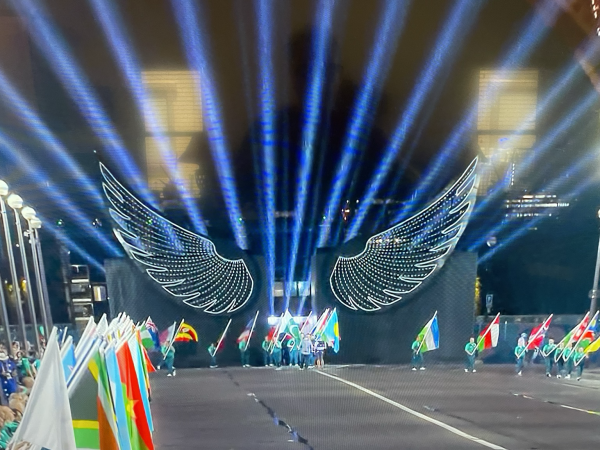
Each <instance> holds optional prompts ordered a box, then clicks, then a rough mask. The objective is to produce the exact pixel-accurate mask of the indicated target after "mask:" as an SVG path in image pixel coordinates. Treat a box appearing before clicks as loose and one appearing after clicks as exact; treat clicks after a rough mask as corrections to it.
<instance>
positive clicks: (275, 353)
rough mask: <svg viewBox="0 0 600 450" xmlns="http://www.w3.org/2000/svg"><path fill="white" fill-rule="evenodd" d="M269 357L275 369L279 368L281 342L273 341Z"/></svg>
mask: <svg viewBox="0 0 600 450" xmlns="http://www.w3.org/2000/svg"><path fill="white" fill-rule="evenodd" d="M271 357H272V358H273V364H275V365H276V366H277V367H281V342H280V341H279V339H275V344H274V345H273V353H272V354H271Z"/></svg>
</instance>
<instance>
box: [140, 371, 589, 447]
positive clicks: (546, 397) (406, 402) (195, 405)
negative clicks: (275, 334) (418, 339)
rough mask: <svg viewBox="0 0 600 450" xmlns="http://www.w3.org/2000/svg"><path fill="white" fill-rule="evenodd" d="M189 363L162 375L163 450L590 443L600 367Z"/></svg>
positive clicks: (159, 423)
mask: <svg viewBox="0 0 600 450" xmlns="http://www.w3.org/2000/svg"><path fill="white" fill-rule="evenodd" d="M477 369H478V372H477V373H474V374H472V373H468V374H467V373H465V372H464V371H463V368H462V367H460V366H458V365H455V366H449V365H438V366H431V367H428V368H427V370H425V371H423V372H412V371H411V370H410V369H409V368H408V367H406V366H380V367H378V366H360V365H356V366H338V367H333V366H330V367H326V368H325V369H324V370H323V371H317V370H316V369H313V370H305V371H300V370H297V369H294V368H287V367H286V368H283V369H281V370H275V369H273V368H249V369H243V368H222V369H221V368H218V369H212V370H211V369H188V370H179V371H178V372H177V376H176V377H174V378H167V377H166V373H165V372H161V373H160V374H154V375H153V376H152V388H153V401H152V411H153V417H154V424H155V444H156V448H157V449H158V450H163V449H182V448H198V449H200V448H202V449H210V450H213V449H214V450H219V449H223V450H232V449H257V450H258V449H277V450H284V449H288V448H289V449H311V448H312V449H315V450H317V449H318V450H337V449H343V450H354V449H356V450H364V449H371V450H375V449H434V448H444V449H456V450H459V449H460V450H469V449H481V448H483V449H485V448H492V449H503V448H504V449H565V448H571V449H588V448H596V447H598V445H600V434H599V433H598V428H599V427H600V374H599V373H598V372H595V371H589V372H588V373H587V374H586V373H584V379H583V380H582V381H581V382H577V381H575V380H557V379H556V378H552V379H549V378H545V377H544V375H543V371H542V368H541V367H539V366H538V367H531V368H530V369H529V370H527V369H526V371H525V372H524V374H523V377H517V376H515V374H514V371H513V366H508V365H504V366H498V365H487V366H478V367H477Z"/></svg>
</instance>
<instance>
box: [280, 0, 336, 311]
mask: <svg viewBox="0 0 600 450" xmlns="http://www.w3.org/2000/svg"><path fill="white" fill-rule="evenodd" d="M335 7H336V2H335V1H332V0H321V1H320V2H319V5H318V8H317V15H316V23H317V28H316V33H315V36H313V49H312V55H313V57H312V60H311V67H310V68H309V70H310V72H309V73H310V75H309V76H310V78H309V80H310V81H309V85H308V89H307V92H306V100H305V105H304V117H303V123H304V127H303V129H302V141H301V146H302V147H301V153H300V166H299V170H298V175H297V179H296V207H295V211H294V223H293V229H292V245H291V249H290V261H289V266H288V270H287V279H286V283H285V288H284V299H285V304H286V307H287V306H288V305H289V301H290V291H291V287H292V281H293V280H294V274H295V271H296V261H297V259H298V248H299V246H300V236H301V233H302V228H303V226H304V214H305V210H306V203H307V200H308V193H309V187H310V186H309V182H310V176H311V168H312V165H313V158H314V148H315V144H316V142H315V141H316V138H317V128H318V126H319V123H320V121H321V113H322V112H323V108H322V107H321V105H322V104H323V90H324V88H325V77H326V70H327V67H326V63H327V50H328V49H329V46H330V41H331V34H332V27H333V18H334V14H335Z"/></svg>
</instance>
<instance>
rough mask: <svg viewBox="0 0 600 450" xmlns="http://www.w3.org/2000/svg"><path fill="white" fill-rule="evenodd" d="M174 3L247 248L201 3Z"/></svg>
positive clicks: (232, 217) (235, 224)
mask: <svg viewBox="0 0 600 450" xmlns="http://www.w3.org/2000/svg"><path fill="white" fill-rule="evenodd" d="M172 5H173V9H174V12H175V16H176V19H177V23H178V25H179V30H180V32H181V38H182V43H183V45H184V48H185V52H186V55H187V59H188V62H189V65H190V67H191V68H192V69H193V70H194V71H195V72H196V73H197V74H198V78H196V82H197V89H196V92H197V93H198V95H199V96H200V101H201V104H202V105H203V111H204V115H205V120H206V124H207V132H208V137H209V144H210V149H211V153H212V157H213V161H214V162H215V167H216V169H217V175H218V177H219V182H220V184H221V190H222V192H223V197H224V199H225V205H226V208H227V214H228V216H229V223H230V225H231V228H232V230H233V234H234V237H235V241H236V243H237V245H238V247H240V248H242V249H247V248H248V238H247V234H246V229H245V227H244V224H243V222H242V220H241V218H242V211H241V207H240V203H239V199H238V195H237V188H236V182H235V177H234V174H233V169H232V165H231V161H230V158H229V148H228V143H227V140H226V138H225V130H224V126H223V119H222V113H221V106H220V104H219V98H218V93H217V84H216V82H215V79H214V74H213V72H214V71H213V70H212V67H211V58H210V53H209V50H208V46H207V45H206V38H205V37H204V31H203V30H204V29H205V28H206V27H205V24H204V23H203V22H202V14H201V11H200V10H199V8H200V6H199V5H197V4H195V3H194V2H193V1H191V0H173V1H172Z"/></svg>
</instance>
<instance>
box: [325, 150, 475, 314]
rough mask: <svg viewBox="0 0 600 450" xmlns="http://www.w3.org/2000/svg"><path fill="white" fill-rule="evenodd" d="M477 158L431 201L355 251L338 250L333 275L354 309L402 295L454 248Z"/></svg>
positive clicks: (340, 296)
mask: <svg viewBox="0 0 600 450" xmlns="http://www.w3.org/2000/svg"><path fill="white" fill-rule="evenodd" d="M476 167H477V158H476V159H475V160H473V162H471V164H470V165H469V167H468V168H467V170H466V171H465V172H464V173H463V174H462V175H461V176H460V178H459V179H458V180H457V181H456V182H455V183H454V184H453V185H452V187H450V189H448V190H447V191H446V192H444V193H442V194H441V195H440V196H439V197H438V198H437V199H436V200H435V201H434V202H433V203H431V204H430V205H429V206H428V207H426V208H425V209H423V210H422V211H420V212H418V213H417V214H415V215H414V216H412V217H410V218H408V219H406V220H404V221H402V222H400V223H399V224H397V225H394V226H393V227H391V228H389V229H387V230H385V231H383V232H381V233H379V234H376V235H375V236H372V237H371V238H369V240H368V241H367V243H366V245H365V249H364V250H363V251H362V252H361V253H359V254H358V255H356V256H352V257H345V256H339V257H338V258H337V261H336V263H335V266H334V268H333V271H332V273H331V276H330V278H329V283H330V285H331V289H332V291H333V294H334V295H335V297H336V298H337V300H338V301H339V302H340V303H342V304H343V305H344V306H347V307H348V308H350V309H353V310H363V311H376V310H379V309H381V308H382V307H385V306H389V305H392V304H394V303H396V302H397V301H399V300H401V299H402V297H404V296H405V295H406V294H408V293H409V292H412V291H414V290H415V289H416V288H418V287H419V286H420V285H421V283H423V281H425V279H426V278H428V277H429V276H431V275H432V274H433V273H434V272H436V271H437V270H438V269H439V268H440V267H442V265H443V264H444V262H445V259H446V257H447V256H448V255H450V254H451V253H452V250H454V247H455V246H456V243H457V242H458V240H459V239H460V237H461V235H462V233H463V231H464V229H465V227H466V226H467V222H468V220H469V217H470V215H471V211H472V209H473V206H474V203H475V196H476V191H477V175H476V172H475V169H476Z"/></svg>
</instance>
